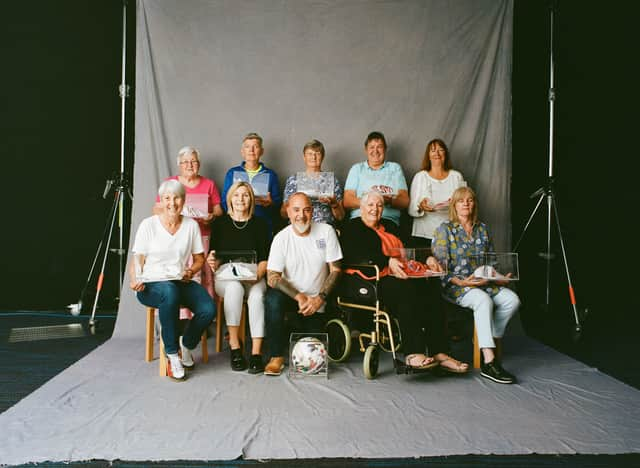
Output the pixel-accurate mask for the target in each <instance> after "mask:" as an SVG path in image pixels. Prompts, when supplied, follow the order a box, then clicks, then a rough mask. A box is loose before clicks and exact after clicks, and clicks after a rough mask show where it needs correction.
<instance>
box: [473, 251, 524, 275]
mask: <svg viewBox="0 0 640 468" xmlns="http://www.w3.org/2000/svg"><path fill="white" fill-rule="evenodd" d="M471 265H472V267H473V276H475V277H476V278H479V279H487V280H493V281H518V280H519V279H520V272H519V270H518V254H517V253H515V252H493V253H483V254H478V255H473V256H472V257H471Z"/></svg>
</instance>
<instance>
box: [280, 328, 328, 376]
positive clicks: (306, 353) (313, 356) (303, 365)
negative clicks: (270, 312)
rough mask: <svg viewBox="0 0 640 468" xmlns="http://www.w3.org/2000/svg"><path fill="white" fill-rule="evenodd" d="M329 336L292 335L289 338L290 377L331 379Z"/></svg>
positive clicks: (311, 334)
mask: <svg viewBox="0 0 640 468" xmlns="http://www.w3.org/2000/svg"><path fill="white" fill-rule="evenodd" d="M328 350H329V335H328V334H327V333H291V335H290V337H289V377H293V378H304V377H324V378H325V379H326V378H328V377H329V355H328Z"/></svg>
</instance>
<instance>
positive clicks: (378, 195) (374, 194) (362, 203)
mask: <svg viewBox="0 0 640 468" xmlns="http://www.w3.org/2000/svg"><path fill="white" fill-rule="evenodd" d="M371 197H373V198H377V199H378V200H379V201H381V202H382V204H383V205H384V197H383V196H382V194H381V193H380V192H378V191H377V190H369V191H368V192H364V193H363V194H362V196H361V197H360V209H363V208H364V206H365V204H366V203H367V200H369V198H371Z"/></svg>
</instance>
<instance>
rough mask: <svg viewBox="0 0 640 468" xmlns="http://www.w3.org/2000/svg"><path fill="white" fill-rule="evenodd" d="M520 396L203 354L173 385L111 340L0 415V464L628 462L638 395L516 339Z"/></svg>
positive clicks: (480, 385) (458, 381)
mask: <svg viewBox="0 0 640 468" xmlns="http://www.w3.org/2000/svg"><path fill="white" fill-rule="evenodd" d="M506 342H507V343H506V344H507V350H508V355H507V357H506V359H505V366H506V367H507V368H509V369H511V370H513V371H514V372H517V375H518V377H519V378H520V381H521V383H520V384H519V385H513V386H503V385H498V384H494V383H491V382H488V381H486V380H484V379H482V378H481V377H480V376H479V374H478V373H477V372H474V373H472V374H470V375H466V376H455V377H446V378H437V377H435V376H432V375H426V376H397V375H395V374H394V373H393V372H392V362H391V359H390V355H389V354H384V356H383V361H382V363H381V374H380V375H379V377H378V378H377V379H375V380H372V381H367V380H365V379H364V377H363V374H362V366H361V363H362V361H361V355H360V354H359V353H358V352H356V353H355V354H354V355H353V357H352V359H351V361H350V362H349V363H348V364H343V365H333V366H332V367H331V369H330V376H329V379H328V380H324V379H308V378H307V379H303V380H300V379H295V380H291V379H289V378H288V377H286V376H284V375H283V376H281V377H267V376H263V375H260V376H252V375H248V374H246V373H236V372H233V371H231V370H230V368H229V365H228V357H227V354H226V353H220V354H215V353H214V354H213V356H212V358H211V360H210V361H209V363H208V364H203V365H199V366H198V367H197V368H196V370H195V371H193V372H192V373H191V374H190V376H189V380H188V381H186V382H183V383H175V382H172V381H170V380H169V379H167V378H160V377H158V375H157V372H158V365H157V361H154V362H153V363H146V362H144V360H143V359H142V357H143V343H142V341H141V340H134V339H126V338H113V339H111V340H110V341H108V342H107V343H105V344H104V345H103V346H101V347H100V348H98V349H96V350H95V351H94V352H92V353H91V354H89V355H88V356H86V357H85V358H84V359H82V360H80V361H79V362H77V363H76V364H74V365H73V366H72V367H70V368H69V369H67V370H66V371H65V372H63V373H62V374H60V375H58V376H57V377H55V378H54V379H52V380H51V381H49V382H48V383H47V384H46V385H44V386H42V387H41V388H39V389H38V390H37V391H35V392H34V393H32V394H31V395H29V396H28V397H27V398H25V399H24V400H22V401H21V402H19V403H18V404H17V405H16V406H14V407H12V408H10V409H9V410H8V411H6V412H5V413H3V414H1V415H0V463H2V464H20V463H27V462H41V461H46V460H51V461H78V460H87V459H107V460H112V459H122V460H132V461H134V460H175V459H182V460H223V459H234V458H237V457H239V456H241V455H242V456H244V457H246V458H251V459H271V458H318V457H365V458H367V457H421V456H437V455H454V454H490V453H493V454H530V453H538V454H545V453H547V454H548V453H558V454H573V453H582V454H617V453H629V452H640V423H639V422H638V421H640V391H638V390H636V389H634V388H632V387H629V386H627V385H625V384H623V383H621V382H619V381H617V380H615V379H613V378H611V377H609V376H607V375H605V374H603V373H601V372H599V371H598V370H596V369H593V368H590V367H587V366H585V365H584V364H582V363H580V362H577V361H575V360H573V359H570V358H568V357H566V356H564V355H562V354H559V353H557V352H555V351H553V350H552V349H549V348H547V347H545V346H543V345H541V344H539V343H537V342H534V341H532V340H530V339H528V338H526V337H523V336H515V337H511V338H509V339H507V340H506Z"/></svg>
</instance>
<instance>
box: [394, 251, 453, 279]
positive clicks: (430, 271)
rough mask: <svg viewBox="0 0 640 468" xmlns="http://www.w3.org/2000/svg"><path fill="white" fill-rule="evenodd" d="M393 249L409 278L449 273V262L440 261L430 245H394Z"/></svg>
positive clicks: (440, 275)
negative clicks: (415, 246)
mask: <svg viewBox="0 0 640 468" xmlns="http://www.w3.org/2000/svg"><path fill="white" fill-rule="evenodd" d="M391 250H392V251H393V257H394V258H397V259H398V260H400V262H401V263H402V270H403V271H404V272H405V273H406V274H407V276H408V277H409V278H431V277H434V276H435V277H442V276H444V275H446V274H447V263H446V262H438V261H437V260H436V259H435V257H433V255H432V253H431V249H430V248H428V247H417V248H410V247H401V248H400V247H394V248H393V249H391ZM429 257H431V259H430V258H429Z"/></svg>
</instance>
